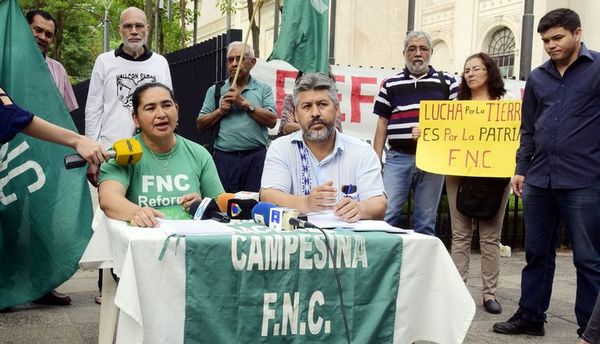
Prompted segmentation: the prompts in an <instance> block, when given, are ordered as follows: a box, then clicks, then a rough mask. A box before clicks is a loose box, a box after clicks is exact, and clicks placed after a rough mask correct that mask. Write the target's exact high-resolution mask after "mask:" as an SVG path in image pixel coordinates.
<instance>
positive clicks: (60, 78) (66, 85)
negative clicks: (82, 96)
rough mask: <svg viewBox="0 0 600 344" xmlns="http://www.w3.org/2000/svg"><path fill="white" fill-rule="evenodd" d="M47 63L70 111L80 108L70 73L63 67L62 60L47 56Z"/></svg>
mask: <svg viewBox="0 0 600 344" xmlns="http://www.w3.org/2000/svg"><path fill="white" fill-rule="evenodd" d="M46 63H47V64H48V68H49V69H50V74H52V78H53V79H54V82H55V83H56V87H58V91H59V92H60V94H61V95H62V97H63V99H64V100H65V104H66V105H67V109H69V112H70V111H73V110H77V109H79V104H77V99H75V93H74V92H73V87H72V86H71V82H70V81H69V75H68V74H67V71H66V70H65V67H63V65H62V64H60V62H58V61H56V60H53V59H51V58H49V57H46Z"/></svg>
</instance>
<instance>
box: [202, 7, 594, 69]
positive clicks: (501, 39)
mask: <svg viewBox="0 0 600 344" xmlns="http://www.w3.org/2000/svg"><path fill="white" fill-rule="evenodd" d="M232 1H233V3H234V4H235V6H236V13H235V14H233V15H232V16H231V27H232V28H236V29H242V30H244V31H245V30H247V28H248V10H247V7H246V0H237V1H236V0H232ZM283 1H286V0H283ZM415 4H416V8H415V23H414V28H415V30H420V31H426V32H428V33H429V34H430V35H431V37H432V40H433V50H434V52H433V55H432V59H431V63H432V65H434V66H435V67H436V68H438V69H442V70H445V71H449V72H452V73H458V72H459V71H461V70H462V68H463V64H464V61H465V59H466V57H468V56H469V55H472V54H474V53H476V52H480V51H483V52H486V53H488V54H490V55H491V56H493V57H494V58H495V59H496V61H497V62H498V64H499V66H500V68H501V70H502V72H503V75H504V76H505V77H509V78H512V77H517V78H518V76H519V72H520V71H519V68H520V66H519V64H520V60H521V58H520V55H521V42H522V35H521V32H522V25H523V24H522V22H523V11H524V4H525V1H523V0H450V1H448V0H416V1H415ZM275 7H276V6H275V0H267V1H265V3H264V5H263V7H262V8H261V10H260V12H259V14H258V15H257V22H258V25H259V27H260V57H262V58H266V57H268V56H269V54H270V53H271V51H272V49H273V43H274V40H273V38H274V26H275V25H274V23H275V20H274V13H275V12H274V11H275ZM559 7H568V8H571V9H573V10H574V11H576V12H577V13H579V15H580V17H581V21H582V28H583V41H584V42H585V43H586V45H587V46H588V47H589V48H591V49H594V50H600V31H599V30H595V25H597V24H595V23H596V22H597V19H598V18H599V17H600V1H593V0H571V1H569V0H535V1H534V9H533V15H534V24H533V44H532V52H531V67H532V68H535V67H537V66H538V65H540V64H542V63H543V62H544V61H546V60H547V59H548V56H547V55H546V54H545V53H544V49H543V45H542V41H541V39H540V38H539V34H537V32H536V28H537V24H538V22H539V19H540V18H541V17H542V16H543V15H544V14H545V13H546V12H548V11H550V10H552V9H555V8H559ZM335 16H336V25H335V40H334V42H335V49H334V50H335V51H334V54H333V57H334V59H335V60H334V61H335V64H336V65H340V66H353V67H359V66H363V67H375V68H378V67H384V68H396V69H399V68H402V67H403V66H404V58H403V56H402V50H403V39H404V36H405V34H406V30H407V23H408V19H407V17H408V0H373V1H366V0H337V1H336V8H335ZM226 27H227V19H226V16H224V15H222V14H221V13H220V12H219V10H218V9H217V8H216V0H204V1H202V2H201V8H200V17H199V21H198V32H197V35H198V41H202V40H205V39H208V38H210V37H213V36H215V35H217V34H220V33H223V32H224V31H225V30H226Z"/></svg>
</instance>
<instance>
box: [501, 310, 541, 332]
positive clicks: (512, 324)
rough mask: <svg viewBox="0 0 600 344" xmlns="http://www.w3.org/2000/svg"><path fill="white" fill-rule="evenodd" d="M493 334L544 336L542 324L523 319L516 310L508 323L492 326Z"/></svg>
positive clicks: (520, 312)
mask: <svg viewBox="0 0 600 344" xmlns="http://www.w3.org/2000/svg"><path fill="white" fill-rule="evenodd" d="M493 329H494V332H497V333H502V334H528V335H531V336H543V335H544V322H543V321H533V320H528V319H523V313H522V311H520V310H518V311H517V312H516V313H515V314H514V315H513V316H512V317H510V319H508V321H506V322H499V323H495V324H494V327H493Z"/></svg>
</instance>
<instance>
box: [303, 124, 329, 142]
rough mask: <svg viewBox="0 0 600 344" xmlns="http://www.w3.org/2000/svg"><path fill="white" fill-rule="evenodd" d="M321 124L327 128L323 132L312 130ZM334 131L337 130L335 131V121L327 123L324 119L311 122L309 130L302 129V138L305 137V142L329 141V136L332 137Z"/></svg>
mask: <svg viewBox="0 0 600 344" xmlns="http://www.w3.org/2000/svg"><path fill="white" fill-rule="evenodd" d="M319 123H320V124H324V125H325V127H324V128H323V129H321V130H310V127H312V126H313V125H314V124H319ZM334 130H335V129H334V123H333V121H332V122H328V123H326V122H325V121H323V120H322V119H317V120H314V121H312V122H310V124H309V125H308V129H304V128H302V136H303V137H304V140H306V141H311V142H323V141H327V139H328V138H329V136H331V134H333V132H334Z"/></svg>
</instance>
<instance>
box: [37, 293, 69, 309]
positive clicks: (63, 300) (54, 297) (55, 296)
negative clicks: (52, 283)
mask: <svg viewBox="0 0 600 344" xmlns="http://www.w3.org/2000/svg"><path fill="white" fill-rule="evenodd" d="M33 302H35V303H41V304H44V305H55V306H68V305H70V304H71V297H70V296H69V295H65V294H62V293H59V292H57V291H56V290H52V291H51V292H49V293H48V294H46V295H44V296H42V297H40V298H39V299H37V300H35V301H33Z"/></svg>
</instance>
